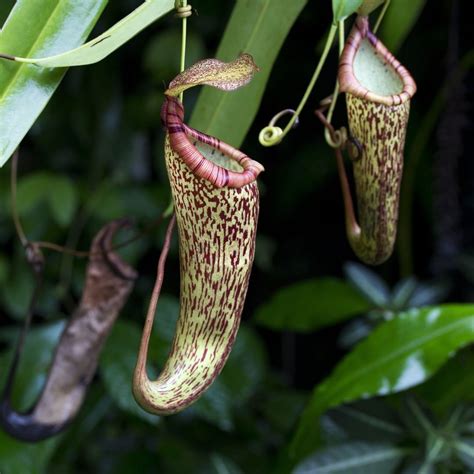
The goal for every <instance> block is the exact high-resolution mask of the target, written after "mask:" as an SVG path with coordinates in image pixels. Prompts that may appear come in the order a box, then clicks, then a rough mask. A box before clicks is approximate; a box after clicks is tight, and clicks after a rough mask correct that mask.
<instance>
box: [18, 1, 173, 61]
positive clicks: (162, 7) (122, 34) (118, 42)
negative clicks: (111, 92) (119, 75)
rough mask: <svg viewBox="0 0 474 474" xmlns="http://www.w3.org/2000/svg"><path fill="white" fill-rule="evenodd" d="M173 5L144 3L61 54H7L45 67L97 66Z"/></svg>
mask: <svg viewBox="0 0 474 474" xmlns="http://www.w3.org/2000/svg"><path fill="white" fill-rule="evenodd" d="M174 6H175V0H146V1H144V2H143V3H142V4H141V5H140V6H139V7H138V8H136V9H135V10H133V12H132V13H130V14H129V15H127V16H126V17H125V18H122V19H121V20H120V21H119V22H118V23H116V24H115V25H114V26H112V27H111V28H109V29H108V30H107V31H105V32H104V33H102V34H101V35H99V36H98V37H97V38H94V39H93V40H91V41H89V42H87V43H86V44H84V45H82V46H80V47H78V48H75V49H72V50H69V51H66V52H64V53H60V54H56V55H52V56H41V57H33V56H31V55H28V57H20V56H19V55H18V54H15V52H12V53H10V54H11V55H12V56H13V59H14V60H15V61H17V62H21V63H30V64H36V65H37V66H42V67H48V68H58V67H70V66H84V65H87V64H93V63H97V62H99V61H101V60H102V59H104V58H106V57H107V56H108V55H109V54H111V53H113V52H114V51H116V50H117V49H118V48H120V47H121V46H122V45H124V44H125V43H126V42H128V41H130V40H131V39H132V38H133V37H134V36H135V35H137V34H138V33H140V31H142V30H144V29H145V28H146V27H147V26H149V25H150V24H151V23H153V22H155V21H156V20H158V19H159V18H161V17H162V16H163V15H166V13H168V12H170V11H171V10H173V9H174Z"/></svg>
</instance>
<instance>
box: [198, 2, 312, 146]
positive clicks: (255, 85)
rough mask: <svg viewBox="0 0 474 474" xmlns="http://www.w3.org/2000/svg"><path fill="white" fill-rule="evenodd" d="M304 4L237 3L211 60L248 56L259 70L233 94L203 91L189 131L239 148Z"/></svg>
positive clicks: (226, 59) (227, 59)
mask: <svg viewBox="0 0 474 474" xmlns="http://www.w3.org/2000/svg"><path fill="white" fill-rule="evenodd" d="M306 2H307V0H292V1H290V2H289V1H288V0H254V1H252V2H248V1H247V0H238V1H237V2H236V6H235V8H234V11H233V12H232V16H231V19H230V20H229V23H228V24H227V27H226V30H225V33H224V37H223V38H222V41H221V43H220V45H219V49H218V51H217V54H216V57H217V58H218V59H221V60H222V61H226V62H227V61H233V60H234V59H236V58H237V57H238V56H239V54H240V53H242V52H245V53H249V54H251V55H252V56H253V58H254V60H255V63H256V64H257V66H258V67H259V68H260V72H259V73H257V74H256V76H255V77H254V79H253V80H252V82H251V83H250V84H249V85H248V86H246V87H244V88H242V89H241V90H238V91H235V92H231V93H229V92H221V91H218V90H214V89H212V88H210V87H206V88H204V89H203V90H202V91H201V93H200V96H199V99H198V102H197V104H196V107H195V109H194V111H193V115H192V117H191V122H190V124H191V126H192V127H194V128H197V129H199V130H202V131H203V132H205V133H208V134H210V135H214V136H216V137H219V138H220V139H221V140H222V141H224V142H227V143H230V144H231V145H233V146H235V147H239V146H240V145H241V143H242V141H243V139H244V138H245V135H246V134H247V132H248V129H249V128H250V125H251V124H252V122H253V119H254V117H255V115H256V113H257V110H258V107H259V105H260V101H261V98H262V95H263V92H264V90H265V85H266V83H267V81H268V78H269V76H270V72H271V69H272V66H273V63H274V62H275V59H276V57H277V55H278V52H279V51H280V48H281V46H282V44H283V41H284V40H285V37H286V35H287V34H288V32H289V31H290V28H291V26H292V25H293V23H294V22H295V20H296V18H297V17H298V15H299V14H300V12H301V10H302V9H303V7H304V6H305V4H306Z"/></svg>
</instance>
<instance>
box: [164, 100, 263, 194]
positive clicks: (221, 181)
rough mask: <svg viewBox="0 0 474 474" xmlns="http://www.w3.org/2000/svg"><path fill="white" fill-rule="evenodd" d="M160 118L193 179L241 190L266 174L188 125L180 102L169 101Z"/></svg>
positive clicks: (215, 139) (231, 148) (224, 144)
mask: <svg viewBox="0 0 474 474" xmlns="http://www.w3.org/2000/svg"><path fill="white" fill-rule="evenodd" d="M161 118H162V121H163V124H164V126H165V127H166V130H167V132H168V135H169V140H170V145H171V148H172V149H173V150H174V151H175V152H176V153H177V154H178V155H179V156H180V158H181V159H182V160H183V162H184V163H185V164H186V165H187V166H188V167H189V169H190V171H191V172H192V173H193V174H194V175H196V176H198V177H199V178H202V179H205V180H206V181H208V182H209V183H211V184H212V185H213V186H215V187H217V188H221V187H230V188H240V187H242V186H245V185H247V184H250V183H252V182H253V181H255V180H256V179H257V177H258V175H259V174H260V173H261V172H262V171H263V170H264V168H263V166H262V165H261V164H260V163H258V162H257V161H254V160H252V159H251V158H249V157H248V156H247V155H245V154H244V153H242V152H241V151H240V150H237V149H236V148H234V147H232V146H230V145H228V144H227V143H224V142H221V141H220V140H219V139H218V138H215V137H212V136H210V135H206V134H205V133H202V132H200V131H198V130H195V129H194V128H192V127H189V126H188V125H186V124H185V123H184V122H183V118H184V109H183V106H182V104H181V102H180V101H179V100H178V99H177V98H175V97H169V96H167V97H166V101H165V103H164V104H163V109H162V114H161Z"/></svg>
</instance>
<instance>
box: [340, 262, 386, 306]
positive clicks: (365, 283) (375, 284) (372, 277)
mask: <svg viewBox="0 0 474 474" xmlns="http://www.w3.org/2000/svg"><path fill="white" fill-rule="evenodd" d="M344 273H345V274H346V276H347V278H348V279H349V281H350V282H351V283H352V284H353V285H354V286H355V287H356V288H357V289H358V290H359V291H360V292H361V294H363V295H364V296H366V297H367V298H368V299H369V300H370V301H372V302H373V303H374V304H375V305H377V306H378V307H385V306H387V304H388V302H389V299H390V291H389V289H388V286H387V285H386V283H385V282H384V281H383V280H382V279H381V278H380V277H379V276H378V275H377V274H376V273H375V272H373V271H372V270H369V269H368V268H367V267H364V265H361V264H360V263H353V262H349V263H346V264H345V265H344Z"/></svg>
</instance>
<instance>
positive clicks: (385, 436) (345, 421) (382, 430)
mask: <svg viewBox="0 0 474 474" xmlns="http://www.w3.org/2000/svg"><path fill="white" fill-rule="evenodd" d="M325 418H329V419H330V420H331V421H332V423H333V425H336V426H337V427H338V428H339V429H340V430H341V431H343V432H344V433H345V434H346V435H347V438H348V439H357V440H360V441H371V442H373V441H382V442H390V443H392V442H396V441H400V439H402V438H403V436H404V429H403V427H402V426H401V425H400V421H399V419H398V417H397V414H396V413H395V412H394V411H393V410H392V409H391V408H390V407H389V406H388V405H387V404H386V403H383V402H382V401H380V400H377V399H371V400H363V401H360V402H356V403H353V404H350V405H343V406H340V407H337V408H335V409H332V410H330V411H329V412H328V413H327V414H326V415H325Z"/></svg>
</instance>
